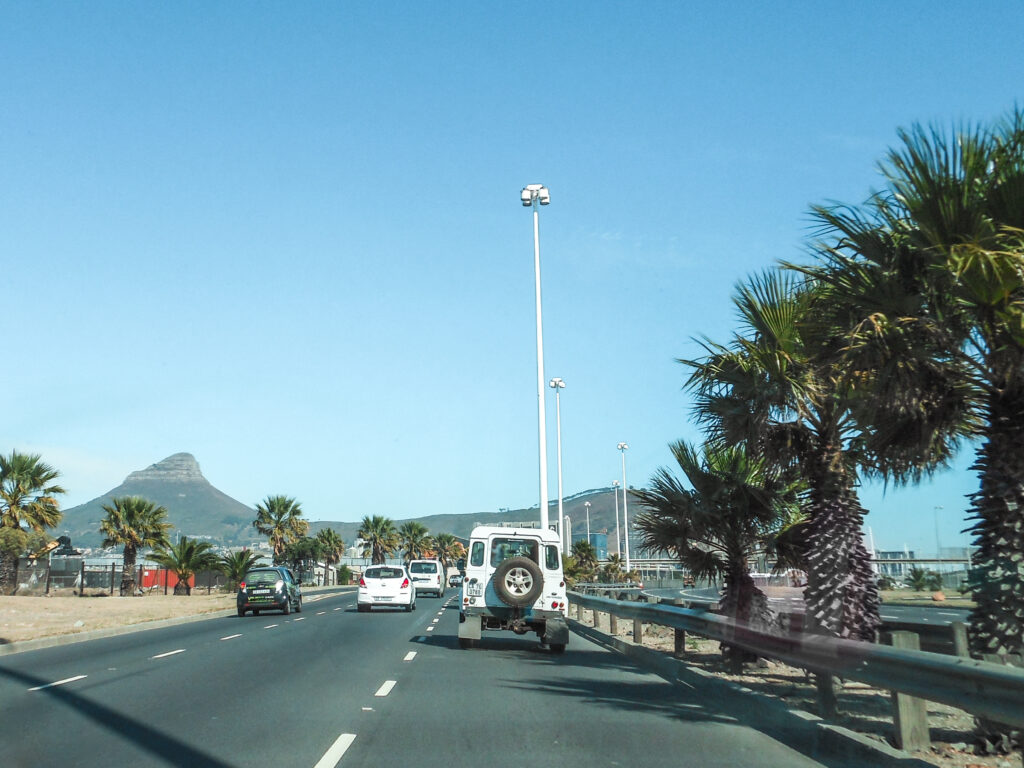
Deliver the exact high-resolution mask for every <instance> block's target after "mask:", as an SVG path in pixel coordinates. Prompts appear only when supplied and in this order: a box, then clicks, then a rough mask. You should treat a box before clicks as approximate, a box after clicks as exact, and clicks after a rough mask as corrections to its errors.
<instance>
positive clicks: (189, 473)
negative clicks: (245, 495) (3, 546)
mask: <svg viewBox="0 0 1024 768" xmlns="http://www.w3.org/2000/svg"><path fill="white" fill-rule="evenodd" d="M115 496H143V497H144V498H146V499H149V500H150V501H153V502H155V503H156V504H159V505H162V506H164V507H167V513H168V515H167V516H168V519H169V520H170V522H171V523H172V524H173V525H174V529H173V531H172V532H171V535H172V537H173V536H174V535H175V534H178V533H180V534H182V535H185V536H190V537H204V538H209V539H211V540H213V541H214V542H215V543H219V544H223V545H226V546H238V545H242V544H251V543H252V542H253V541H255V540H257V539H258V538H259V536H258V534H256V531H255V529H253V527H252V521H253V519H254V518H255V516H256V512H255V510H253V509H251V508H250V507H247V506H246V505H245V504H243V503H242V502H240V501H236V500H235V499H233V498H231V497H230V496H228V495H227V494H226V493H223V492H221V491H219V490H217V489H216V488H214V487H213V486H212V485H211V484H210V483H209V481H208V480H207V479H206V478H205V477H203V473H202V472H201V471H200V469H199V463H198V462H197V461H196V459H195V457H194V456H192V454H190V453H176V454H174V455H173V456H168V457H167V458H166V459H164V460H163V461H158V462H157V463H156V464H152V465H151V466H149V467H147V468H146V469H142V470H139V471H137V472H132V473H131V474H130V475H128V477H126V478H125V480H124V482H123V483H121V485H119V486H117V487H116V488H113V489H111V490H110V491H108V492H107V493H105V494H103V495H102V496H100V497H98V498H95V499H93V500H92V501H88V502H86V503H85V504H80V505H79V506H77V507H71V508H70V509H66V510H64V518H63V520H62V521H61V523H60V525H59V526H58V530H57V531H55V532H54V535H56V534H57V533H62V532H63V531H65V530H66V531H68V532H69V535H70V536H71V541H72V542H73V543H74V545H75V546H76V547H98V546H100V544H101V543H102V540H103V537H102V536H101V535H100V533H99V521H100V520H101V519H102V518H103V517H105V516H106V513H105V512H104V511H103V508H102V507H103V505H104V504H109V503H110V499H112V498H113V497H115Z"/></svg>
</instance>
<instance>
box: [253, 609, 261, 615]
mask: <svg viewBox="0 0 1024 768" xmlns="http://www.w3.org/2000/svg"><path fill="white" fill-rule="evenodd" d="M252 615H253V616H259V615H260V612H259V610H258V609H257V608H253V609H252Z"/></svg>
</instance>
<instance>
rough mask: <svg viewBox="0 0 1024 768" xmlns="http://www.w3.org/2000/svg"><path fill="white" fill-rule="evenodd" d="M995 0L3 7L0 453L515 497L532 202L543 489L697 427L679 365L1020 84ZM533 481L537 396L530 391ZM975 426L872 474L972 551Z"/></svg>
mask: <svg viewBox="0 0 1024 768" xmlns="http://www.w3.org/2000/svg"><path fill="white" fill-rule="evenodd" d="M1022 22H1024V14H1022V12H1021V8H1020V5H1019V3H1010V2H1008V3H1000V2H985V3H942V2H903V3H888V2H886V3H881V2H879V3H873V2H862V3H855V4H853V3H818V2H815V3H797V2H792V3H778V4H769V3H753V2H750V3H746V2H737V3H728V4H724V3H696V2H673V3H658V2H643V3H640V2H636V3H603V2H586V3H560V4H525V5H524V4H496V3H495V4H483V3H469V2H461V3H458V2H457V3H426V2H424V3H412V2H396V3H358V4H357V3H305V4H301V5H297V6H295V5H290V4H289V5H285V4H277V3H230V2H226V3H218V4H207V3H195V4H190V3H173V4H172V3H127V2H125V3H103V2H94V3H76V4H72V3H57V4H50V3H37V2H31V3H30V2H8V3H4V4H3V5H2V6H0V71H2V72H3V73H4V75H3V77H2V78H0V103H2V105H3V106H2V108H0V260H2V264H3V272H2V274H3V277H4V284H5V290H4V300H3V314H4V317H5V329H6V336H7V345H6V347H7V355H6V361H7V365H6V366H5V367H4V368H5V373H4V374H3V375H2V377H0V380H2V382H3V389H2V391H3V394H4V404H5V405H4V408H3V409H0V450H2V451H4V452H6V451H9V450H11V449H19V450H30V451H35V452H41V453H42V454H43V455H44V458H45V459H46V460H48V461H49V462H50V463H52V464H54V465H55V466H57V467H58V468H59V469H60V470H61V471H62V472H63V475H64V478H63V479H64V484H65V485H66V487H67V489H68V494H67V496H66V499H65V504H66V506H72V505H74V504H78V503H82V502H84V501H87V500H89V499H91V498H93V497H95V496H97V495H100V494H101V493H103V492H104V491H106V490H108V489H109V488H111V487H113V486H115V485H117V484H118V483H119V482H120V481H121V480H122V479H123V478H124V476H125V475H127V474H128V473H129V472H131V471H133V470H135V469H140V468H142V467H145V466H147V465H149V464H151V463H153V462H155V461H158V460H160V459H162V458H164V457H166V456H168V455H170V454H172V453H175V452H178V451H188V452H191V453H193V454H194V455H195V456H196V457H197V459H198V460H199V462H200V464H201V466H202V468H203V471H204V473H205V475H206V476H207V478H208V479H210V480H211V482H213V483H214V485H216V486H217V487H219V488H220V489H222V490H224V491H225V492H227V493H229V494H230V495H232V496H234V497H235V498H237V499H239V500H241V501H243V502H246V503H249V504H253V503H255V502H256V501H258V500H259V499H262V498H263V497H265V496H266V495H268V494H271V493H286V494H289V495H293V496H295V497H297V498H298V499H299V500H300V501H301V502H302V504H303V507H304V509H305V510H306V512H307V515H308V516H309V517H310V518H312V519H340V520H355V519H359V518H361V517H362V516H363V515H364V514H369V513H379V514H387V515H390V516H393V517H408V516H418V515H425V514H432V513H441V512H474V511H494V510H496V509H497V508H499V507H520V506H528V505H531V504H536V502H537V426H536V418H537V414H536V369H535V364H536V352H535V346H534V343H535V338H534V308H533V261H532V227H531V221H530V214H529V211H528V210H527V209H524V208H522V207H521V206H520V204H519V201H518V196H519V191H520V189H521V188H522V187H523V186H524V185H525V184H528V183H532V182H539V183H544V184H546V185H547V186H548V187H549V188H550V190H551V196H552V203H551V205H550V206H548V207H546V208H544V209H543V210H542V213H541V225H540V226H541V259H542V272H543V295H544V342H545V366H546V375H547V377H551V376H560V377H561V378H563V379H564V380H565V381H566V383H567V388H566V389H565V390H564V394H563V397H562V416H563V418H562V422H563V465H564V470H563V476H564V486H565V491H566V494H569V493H573V492H576V491H580V490H584V489H587V488H594V487H600V486H606V485H609V484H610V483H611V481H612V480H613V479H616V478H618V477H619V473H620V463H619V453H618V451H617V450H616V444H617V443H618V442H619V441H621V440H625V441H627V442H629V444H630V446H631V449H630V451H629V452H628V457H627V460H628V473H629V476H628V480H629V482H630V484H638V483H642V482H644V481H645V480H646V479H647V478H649V477H650V475H651V474H652V473H653V471H654V470H655V469H656V468H657V467H658V466H660V465H664V464H667V463H668V462H669V461H670V459H671V456H670V454H669V452H668V449H667V444H668V443H669V442H671V441H673V440H675V439H678V438H681V437H682V438H687V439H690V440H696V439H699V433H698V432H697V431H696V430H695V428H694V426H693V425H692V423H691V421H690V417H689V411H688V407H689V404H688V398H687V395H686V393H685V392H683V391H682V384H683V376H684V369H683V368H682V367H681V366H680V365H678V364H677V363H675V362H674V359H675V358H679V357H688V356H692V355H695V354H697V353H698V348H697V346H696V344H695V343H694V341H693V339H694V338H696V337H700V336H702V335H707V336H709V337H711V338H713V339H716V340H723V341H724V340H725V339H726V338H727V336H728V334H729V333H730V331H731V330H732V328H733V313H732V309H731V305H730V303H729V298H730V295H731V293H732V289H733V287H734V285H735V284H736V282H737V281H739V280H741V279H743V278H744V277H745V276H747V275H749V274H751V273H753V272H756V271H759V270H761V269H763V268H764V267H766V266H768V265H771V264H772V263H773V262H775V261H777V260H779V259H797V258H800V257H801V254H802V252H803V249H804V247H805V242H806V239H807V237H808V235H809V224H808V219H807V210H808V207H809V206H810V205H811V204H813V203H821V202H825V201H828V200H838V201H843V202H851V203H856V202H859V201H861V200H863V199H864V198H865V197H866V196H867V195H868V193H869V192H870V190H871V189H872V188H875V187H877V186H878V185H879V183H880V181H879V176H878V173H877V170H876V168H877V162H878V160H879V159H880V158H881V157H882V155H883V154H884V152H885V151H886V149H887V148H888V147H890V146H892V145H893V144H894V143H895V141H896V131H897V129H898V128H899V127H901V126H908V125H910V124H912V123H914V122H937V123H938V124H940V125H944V126H949V125H952V124H954V123H959V122H963V121H989V120H993V119H998V118H1000V117H1002V116H1003V115H1004V114H1006V112H1007V111H1008V110H1010V109H1012V108H1013V106H1014V105H1015V104H1017V103H1019V102H1020V97H1021V94H1020V84H1021V83H1024V56H1022V55H1021V53H1020V39H1021V36H1022V32H1024V23H1022ZM548 405H549V407H548V413H549V426H550V433H551V434H550V446H551V448H550V453H549V462H550V488H551V494H552V496H554V494H555V489H556V487H557V485H556V478H555V451H554V403H553V401H549V404H548ZM970 463H971V452H970V451H968V452H966V453H965V454H964V455H963V456H962V457H961V459H960V461H959V462H958V464H957V467H956V468H954V469H953V470H951V471H949V472H947V473H945V474H943V475H942V476H940V477H937V478H936V479H935V480H934V481H933V482H931V483H929V484H928V485H927V486H926V487H920V488H913V489H906V490H892V489H890V490H889V491H888V493H885V494H883V493H882V491H881V489H880V488H878V487H873V486H871V487H866V488H865V489H864V492H863V501H864V503H865V506H866V507H867V508H868V509H869V510H870V511H871V514H870V515H869V517H868V521H867V522H868V525H870V526H871V527H872V530H873V532H874V536H875V540H876V544H877V545H878V546H879V547H880V548H901V547H902V546H903V545H904V544H907V545H909V546H910V547H911V548H915V549H918V550H919V551H931V550H934V542H935V527H934V519H935V515H936V511H935V507H938V506H941V507H942V509H941V510H939V511H938V516H939V535H940V537H941V539H942V544H943V545H944V546H948V545H952V544H957V543H965V542H966V537H965V536H963V535H961V534H960V533H959V532H960V530H961V529H962V528H963V527H964V521H963V519H964V514H963V510H964V509H965V507H966V504H967V501H966V499H965V498H964V496H965V494H966V493H969V492H970V491H971V490H973V489H974V488H975V486H976V478H975V476H974V475H973V474H972V473H970V472H969V471H968V469H967V468H968V467H969V466H970Z"/></svg>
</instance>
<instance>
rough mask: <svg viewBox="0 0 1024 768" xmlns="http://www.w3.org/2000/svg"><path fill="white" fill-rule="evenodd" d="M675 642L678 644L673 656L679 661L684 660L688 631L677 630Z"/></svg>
mask: <svg viewBox="0 0 1024 768" xmlns="http://www.w3.org/2000/svg"><path fill="white" fill-rule="evenodd" d="M675 642H676V645H675V650H674V651H673V654H672V655H673V656H675V657H676V658H677V659H681V658H683V657H684V656H685V655H686V630H685V629H677V630H675Z"/></svg>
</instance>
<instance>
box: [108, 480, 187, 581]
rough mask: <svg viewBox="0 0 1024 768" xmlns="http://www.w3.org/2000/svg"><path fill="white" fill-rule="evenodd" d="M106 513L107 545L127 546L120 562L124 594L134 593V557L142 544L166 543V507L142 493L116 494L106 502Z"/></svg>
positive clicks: (151, 545) (168, 526)
mask: <svg viewBox="0 0 1024 768" xmlns="http://www.w3.org/2000/svg"><path fill="white" fill-rule="evenodd" d="M103 511H104V512H106V513H107V516H106V517H104V518H103V519H102V520H100V533H102V534H103V537H104V538H103V546H104V547H119V546H122V545H123V546H124V562H123V564H122V566H121V590H120V594H121V597H124V596H125V595H134V594H135V559H136V556H137V555H138V552H139V549H140V548H145V547H155V548H159V547H164V546H166V545H167V544H168V540H167V532H168V531H169V530H170V529H171V528H172V527H173V526H171V524H170V523H169V522H167V508H166V507H158V506H157V505H156V504H154V503H153V502H152V501H148V500H146V499H144V498H142V497H141V496H117V497H115V498H112V499H111V500H110V504H104V505H103Z"/></svg>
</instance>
